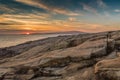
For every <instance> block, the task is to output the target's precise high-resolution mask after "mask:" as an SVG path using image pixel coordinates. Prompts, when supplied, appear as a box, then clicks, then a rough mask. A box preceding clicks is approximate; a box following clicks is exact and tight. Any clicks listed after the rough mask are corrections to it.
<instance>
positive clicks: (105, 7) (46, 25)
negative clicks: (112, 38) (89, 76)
mask: <svg viewBox="0 0 120 80" xmlns="http://www.w3.org/2000/svg"><path fill="white" fill-rule="evenodd" d="M111 30H120V0H0V34H24V33H28V32H29V33H46V32H61V31H82V32H102V31H111Z"/></svg>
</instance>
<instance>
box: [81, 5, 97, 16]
mask: <svg viewBox="0 0 120 80" xmlns="http://www.w3.org/2000/svg"><path fill="white" fill-rule="evenodd" d="M81 5H82V6H83V10H85V11H87V12H91V13H93V14H96V15H99V13H98V12H97V10H96V9H95V8H93V7H91V6H89V5H88V4H85V3H81Z"/></svg>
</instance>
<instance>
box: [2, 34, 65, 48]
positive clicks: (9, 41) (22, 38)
mask: <svg viewBox="0 0 120 80" xmlns="http://www.w3.org/2000/svg"><path fill="white" fill-rule="evenodd" d="M59 35H65V34H36V35H35V34H34V35H2V34H1V35H0V48H3V47H9V46H15V45H18V44H21V43H25V42H27V41H34V40H39V39H44V38H48V37H56V36H59Z"/></svg>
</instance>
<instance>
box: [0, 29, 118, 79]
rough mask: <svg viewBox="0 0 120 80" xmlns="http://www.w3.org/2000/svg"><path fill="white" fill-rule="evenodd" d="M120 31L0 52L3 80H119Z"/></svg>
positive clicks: (0, 68) (0, 67)
mask: <svg viewBox="0 0 120 80" xmlns="http://www.w3.org/2000/svg"><path fill="white" fill-rule="evenodd" d="M119 34H120V31H113V32H104V33H94V34H80V35H69V36H58V37H53V38H47V39H43V40H37V41H32V42H27V43H24V44H20V45H17V46H12V47H8V48H3V49H0V80H120V54H119V53H120V52H119V46H120V43H119V41H120V36H119Z"/></svg>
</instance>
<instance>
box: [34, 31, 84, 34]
mask: <svg viewBox="0 0 120 80" xmlns="http://www.w3.org/2000/svg"><path fill="white" fill-rule="evenodd" d="M34 34H86V32H81V31H62V32H49V33H34Z"/></svg>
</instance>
